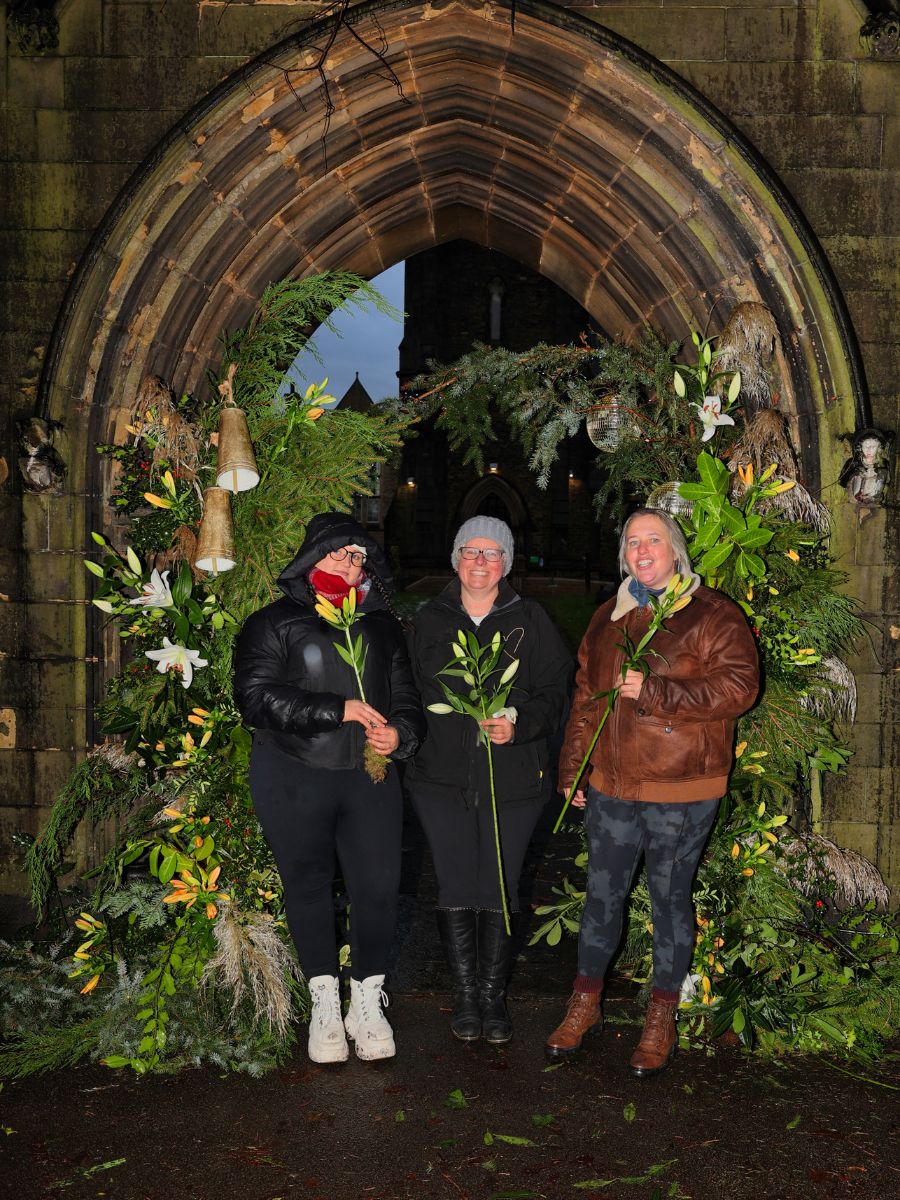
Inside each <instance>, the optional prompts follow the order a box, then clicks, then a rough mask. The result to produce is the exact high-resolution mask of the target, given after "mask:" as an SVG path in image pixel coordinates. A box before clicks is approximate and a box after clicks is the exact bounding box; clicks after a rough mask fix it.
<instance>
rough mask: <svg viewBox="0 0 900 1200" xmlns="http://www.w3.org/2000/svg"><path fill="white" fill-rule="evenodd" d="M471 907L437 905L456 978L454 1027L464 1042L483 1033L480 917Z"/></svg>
mask: <svg viewBox="0 0 900 1200" xmlns="http://www.w3.org/2000/svg"><path fill="white" fill-rule="evenodd" d="M477 916H478V914H477V913H476V912H475V910H474V909H471V908H439V909H437V926H438V933H439V934H440V937H441V945H442V946H443V948H444V955H445V957H446V959H447V966H448V967H449V968H450V976H451V978H452V980H453V1012H452V1013H451V1016H450V1031H451V1032H452V1034H453V1036H454V1037H457V1038H459V1039H460V1041H463V1042H474V1041H475V1040H476V1039H477V1038H479V1037H481V1009H480V1008H479V1005H478V989H477V985H476V978H475V964H476V961H477V944H476V919H477Z"/></svg>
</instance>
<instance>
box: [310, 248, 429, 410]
mask: <svg viewBox="0 0 900 1200" xmlns="http://www.w3.org/2000/svg"><path fill="white" fill-rule="evenodd" d="M404 266H405V264H404V263H402V262H399V263H396V264H395V265H394V266H393V267H390V268H389V269H388V270H387V271H384V272H382V274H381V275H378V276H376V277H375V278H374V279H373V280H372V283H373V284H374V286H375V287H376V288H377V289H378V290H379V292H381V294H382V295H383V296H384V297H385V299H387V300H390V302H391V304H393V305H394V307H395V308H397V309H399V310H400V311H401V312H402V310H403V280H404ZM332 321H333V323H334V324H335V326H336V327H337V330H338V334H333V333H331V332H330V331H329V330H327V329H325V328H324V327H323V326H319V329H318V330H317V331H316V332H315V333H314V334H313V338H312V340H313V342H314V343H315V345H316V348H317V349H318V351H319V354H320V355H321V357H322V359H323V362H324V366H321V367H320V366H319V365H318V363H317V362H316V361H315V359H314V358H313V356H312V355H311V354H310V353H309V352H306V353H304V354H301V355H300V357H299V358H298V359H297V360H296V362H295V363H294V365H293V367H292V368H291V370H290V371H289V372H288V376H287V382H288V383H289V382H290V380H291V379H293V380H294V381H295V383H296V387H297V390H298V391H305V390H306V388H307V387H308V386H309V384H310V383H318V382H319V381H321V380H322V379H323V378H324V377H325V376H326V375H327V376H328V391H329V392H330V393H331V394H332V395H333V396H336V397H337V398H338V400H340V398H341V397H342V396H343V395H344V393H345V392H346V390H347V388H348V387H349V386H350V384H351V383H352V382H353V380H354V378H355V376H356V372H357V371H358V372H359V378H360V381H361V382H362V384H363V385H364V387H365V389H366V391H367V392H368V393H369V395H370V396H371V397H372V399H373V400H384V399H386V398H387V397H388V396H396V395H397V367H398V365H399V350H398V348H399V346H400V341H401V339H402V337H403V323H402V322H401V321H392V320H391V319H390V317H385V316H382V314H381V313H378V312H375V311H368V312H365V311H361V310H360V309H359V308H356V307H353V308H351V309H349V310H347V309H338V310H337V312H335V313H334V315H333V317H332ZM338 335H340V336H338Z"/></svg>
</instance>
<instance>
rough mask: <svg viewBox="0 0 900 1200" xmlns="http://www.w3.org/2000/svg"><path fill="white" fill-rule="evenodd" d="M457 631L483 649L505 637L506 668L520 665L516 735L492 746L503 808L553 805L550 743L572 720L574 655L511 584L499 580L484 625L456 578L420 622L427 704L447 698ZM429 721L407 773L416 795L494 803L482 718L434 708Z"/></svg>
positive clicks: (420, 666) (415, 643)
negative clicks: (549, 801) (445, 672)
mask: <svg viewBox="0 0 900 1200" xmlns="http://www.w3.org/2000/svg"><path fill="white" fill-rule="evenodd" d="M458 629H464V630H466V631H467V632H468V631H471V632H473V633H474V634H475V636H476V637H477V638H478V640H479V642H480V643H481V645H482V646H485V645H487V644H488V642H490V640H491V638H493V636H494V634H495V633H496V632H497V630H499V631H500V633H501V634H502V635H503V637H504V656H503V658H502V660H501V663H502V664H503V665H505V664H508V663H509V662H510V661H511V660H512V659H514V658H518V659H519V669H518V672H517V673H516V677H515V686H514V687H513V690H512V692H511V694H510V697H509V702H508V703H509V705H510V707H512V708H515V709H516V710H517V719H516V725H515V734H514V737H513V740H512V741H511V742H509V743H507V744H506V745H503V746H493V747H492V757H493V760H494V785H495V790H496V795H497V803H498V804H499V805H504V804H516V803H520V804H521V803H528V802H532V803H533V802H535V801H539V800H544V799H546V797H547V795H548V794H549V791H550V786H551V780H550V777H549V772H548V767H549V753H548V739H549V738H551V737H552V736H553V735H554V734H555V733H556V732H557V730H558V729H559V728H560V727H561V725H562V723H563V721H564V720H565V717H566V712H567V710H568V700H569V691H570V687H571V683H572V675H573V667H574V663H573V660H572V655H571V654H570V653H569V650H568V648H567V647H566V644H565V642H564V641H563V640H562V637H561V636H560V634H559V631H558V630H557V628H556V626H555V625H554V624H553V622H552V621H551V620H550V618H549V617H548V616H547V614H546V612H544V610H543V609H542V608H541V606H540V605H539V604H536V603H535V602H534V601H533V600H525V599H523V598H522V597H521V596H519V595H518V593H517V592H514V591H513V589H512V588H511V587H510V586H509V584H508V583H507V582H506V580H505V579H504V580H501V582H500V590H499V592H498V595H497V599H496V601H495V603H494V607H493V608H492V609H491V611H490V612H489V613H488V614H487V616H486V617H485V618H484V619H483V620H482V621H481V624H480V625H476V624H475V622H474V621H473V620H472V618H471V617H470V616H469V615H468V613H467V612H466V611H465V609H464V608H463V606H462V601H461V592H460V583H459V580H458V579H455V580H452V581H451V582H450V583H449V584H448V585H447V587H446V588H444V590H443V592H441V594H440V595H439V596H437V597H436V598H435V599H434V600H431V601H430V602H429V603H428V604H426V605H425V606H424V607H423V608H422V609H421V610H420V611H419V613H418V614H417V615H416V617H415V619H414V621H413V633H412V640H411V654H412V660H413V670H414V672H415V677H416V683H417V684H418V687H419V692H420V694H421V696H422V704H423V705H425V706H427V705H429V704H434V703H435V702H441V701H444V699H445V697H444V692H443V689H442V688H441V686H440V684H439V683H438V682H437V680H436V678H435V676H436V675H437V673H438V671H440V670H441V668H442V667H446V666H447V664H448V663H449V662H450V661H451V660H452V658H453V651H452V650H451V642H453V641H454V640H455V638H456V632H457V630H458ZM442 678H446V677H442ZM497 678H498V679H499V675H498V676H497ZM447 682H448V683H449V684H450V686H451V687H453V688H454V689H455V690H458V691H460V692H464V691H465V689H466V685H465V683H464V682H463V680H462V679H459V678H457V677H455V676H451V677H450V678H448V679H447ZM425 719H426V721H427V723H428V736H427V738H426V739H425V741H424V743H423V745H422V747H421V749H420V750H419V752H418V754H417V755H416V756H415V758H414V759H413V761H412V762H411V763H410V764H409V765H408V766H407V768H406V774H405V782H406V785H407V786H408V787H409V789H410V790H411V791H412V792H417V791H421V792H425V793H431V794H433V793H439V794H444V795H447V796H456V797H462V799H463V800H464V801H465V803H466V804H467V805H472V804H478V803H480V802H481V801H483V800H486V801H487V802H489V798H490V782H489V777H488V763H487V750H486V748H485V746H484V745H483V744H482V743H481V741H480V739H479V731H478V725H477V723H476V722H475V720H474V719H473V718H472V717H469V716H462V715H460V714H458V713H448V714H446V715H438V714H437V713H431V712H428V711H427V708H426V712H425Z"/></svg>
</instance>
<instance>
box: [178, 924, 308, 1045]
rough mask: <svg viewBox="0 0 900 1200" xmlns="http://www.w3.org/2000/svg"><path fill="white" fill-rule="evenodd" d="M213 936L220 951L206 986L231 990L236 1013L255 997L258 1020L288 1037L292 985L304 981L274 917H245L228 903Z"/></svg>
mask: <svg viewBox="0 0 900 1200" xmlns="http://www.w3.org/2000/svg"><path fill="white" fill-rule="evenodd" d="M213 933H214V936H215V939H216V943H217V946H218V948H217V950H216V953H215V954H214V955H213V957H212V958H211V959H210V960H209V961H208V962H207V964H206V967H205V969H204V971H203V978H202V982H203V983H207V982H209V981H210V980H215V981H216V983H218V984H220V985H224V986H225V987H226V988H229V989H230V991H231V993H232V996H233V999H232V1003H231V1011H232V1013H234V1011H235V1009H237V1007H238V1005H239V1004H240V1003H241V1001H242V1000H243V999H244V997H245V996H247V997H249V999H250V1002H251V1004H252V1006H253V1016H254V1021H255V1022H257V1023H258V1022H260V1021H265V1023H266V1024H267V1025H268V1026H269V1028H270V1029H271V1030H272V1031H273V1032H274V1033H276V1034H277V1035H278V1036H279V1037H284V1036H285V1035H286V1033H287V1031H288V1026H289V1025H290V1024H291V1022H292V1021H293V1020H294V1016H295V1014H294V1005H293V1002H292V999H291V988H290V980H291V979H292V978H293V979H300V978H302V976H301V974H300V967H299V964H298V963H297V960H296V958H295V957H294V955H293V954H292V953H291V951H290V949H289V948H288V946H287V945H286V943H285V942H284V941H283V939H282V938H281V937H280V936H279V934H278V930H277V929H276V927H275V923H274V921H273V920H272V918H271V917H269V916H267V915H266V914H264V913H255V912H250V913H248V912H242V911H241V910H240V909H238V908H236V907H235V906H234V905H233V904H230V903H229V902H228V901H225V900H223V901H221V902H220V903H219V916H218V919H217V920H216V923H215V925H214V926H213Z"/></svg>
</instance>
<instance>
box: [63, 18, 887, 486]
mask: <svg viewBox="0 0 900 1200" xmlns="http://www.w3.org/2000/svg"><path fill="white" fill-rule="evenodd" d="M347 20H348V22H349V24H347V25H344V26H341V27H340V28H339V29H338V30H337V31H336V33H335V36H334V40H333V43H332V45H331V46H330V49H329V51H328V54H327V60H326V62H325V67H324V70H325V74H326V76H327V79H328V90H329V94H330V97H331V99H332V101H333V102H334V104H335V106H336V107H335V110H334V112H333V114H332V116H331V118H330V120H329V121H328V122H327V123H326V119H325V110H324V97H323V89H322V86H321V82H320V79H319V76H318V74H317V73H316V71H314V70H311V69H310V68H311V66H312V65H313V63H314V61H315V57H316V51H315V49H314V47H316V46H320V45H321V44H322V29H321V27H319V26H316V25H313V26H311V27H310V28H309V29H307V30H306V31H304V32H302V33H298V34H296V35H294V36H292V37H290V38H288V39H286V40H284V41H282V42H280V43H279V44H278V45H277V46H275V47H273V48H272V49H271V50H270V51H269V52H267V53H266V54H264V55H262V56H260V57H259V58H257V59H255V60H254V61H252V62H251V63H249V64H248V65H247V66H246V67H244V68H242V69H241V70H240V71H238V72H237V73H236V74H235V75H233V76H232V77H230V78H229V79H227V80H226V81H224V82H223V83H222V84H221V85H220V86H219V87H218V88H217V89H216V90H215V91H214V92H213V93H211V94H210V95H209V96H208V97H207V98H206V99H205V101H203V102H202V103H201V104H200V105H199V106H198V107H196V108H195V109H194V110H193V111H192V112H190V113H189V114H188V115H187V116H186V117H185V118H184V119H183V120H182V121H181V122H180V123H179V124H178V126H177V127H176V128H174V129H173V130H172V131H171V132H170V134H169V135H168V137H167V138H166V139H164V141H163V142H162V143H161V144H160V145H159V146H158V147H157V150H156V151H155V153H154V154H153V155H152V156H151V158H150V159H149V160H148V161H147V162H146V163H145V164H144V166H143V167H142V168H141V169H140V170H139V171H138V172H137V173H136V174H135V176H134V177H133V178H132V180H131V181H130V183H129V185H128V186H127V187H126V189H125V190H124V191H123V193H122V194H121V195H120V197H119V199H118V201H117V202H116V203H115V205H114V206H113V208H112V209H111V210H110V212H109V214H108V216H107V219H106V220H105V222H104V224H103V226H102V227H101V229H100V230H99V231H98V234H97V235H96V236H95V238H94V240H93V242H92V244H91V246H90V249H89V251H88V253H87V254H86V256H85V258H84V260H83V261H82V263H81V265H80V268H79V270H78V272H77V274H76V277H75V279H74V280H73V284H72V286H71V288H70V291H69V294H68V297H67V300H66V302H65V305H64V308H63V311H62V313H61V315H60V319H59V321H58V324H57V328H56V331H55V334H54V338H53V341H52V344H51V347H50V350H49V353H48V355H47V359H46V363H45V369H44V375H43V379H42V392H41V397H42V407H43V410H44V411H45V412H46V413H48V414H49V415H51V416H53V417H55V418H57V419H61V420H63V421H64V422H65V423H66V425H67V427H68V428H69V429H70V431H72V434H73V438H72V442H73V444H72V464H73V473H72V474H73V483H74V484H75V488H76V490H78V491H82V492H85V493H87V494H88V495H95V494H97V493H98V491H99V488H100V480H99V479H97V478H95V477H94V476H93V474H92V472H94V471H96V470H97V469H98V468H97V466H96V461H95V459H96V456H93V455H91V454H90V453H88V447H89V446H90V445H91V444H92V443H93V442H94V441H96V440H98V439H102V440H108V439H109V438H111V437H112V436H113V434H114V432H115V425H116V423H117V421H118V420H119V418H120V415H121V413H120V406H122V405H127V403H128V401H129V400H130V398H131V397H133V396H134V395H135V393H136V391H137V388H138V386H139V384H140V381H141V380H142V379H143V377H144V376H145V375H147V374H149V373H156V374H160V375H162V376H163V377H164V378H166V379H167V380H169V381H170V382H171V383H172V384H173V385H174V387H176V388H177V389H180V390H193V389H197V388H201V387H202V386H203V378H204V373H205V371H206V369H207V368H208V367H209V366H210V365H215V363H216V360H217V357H218V353H219V351H218V345H217V338H218V335H219V333H220V331H221V330H222V329H223V328H237V327H240V326H241V325H243V324H244V323H245V322H246V320H247V319H248V318H249V316H250V313H251V311H252V309H253V306H254V304H255V303H256V301H257V299H258V297H259V295H260V293H261V292H262V290H263V288H264V286H265V285H266V284H267V283H269V282H270V281H272V280H274V279H277V278H280V277H283V276H285V275H290V274H298V275H302V274H305V273H308V272H313V271H318V270H322V269H329V268H342V269H351V270H355V271H358V272H359V273H361V274H363V275H367V276H373V275H375V274H377V273H378V272H379V271H381V270H383V269H384V268H385V267H387V266H389V265H391V264H392V263H394V262H396V261H398V260H399V259H401V258H404V257H406V256H407V255H409V254H412V253H415V252H416V251H418V250H421V249H423V248H424V247H427V246H430V245H434V244H436V243H438V242H442V241H446V240H449V239H451V238H458V237H463V238H468V239H470V240H472V241H474V242H477V243H479V244H481V245H485V246H490V247H494V248H497V249H499V250H502V251H503V252H504V253H506V254H508V255H511V256H512V257H515V258H517V259H519V260H520V261H522V262H523V263H525V264H527V265H528V266H530V267H532V268H533V269H534V270H536V271H538V272H539V273H541V274H543V275H545V276H547V277H548V278H550V279H552V280H553V281H554V282H556V283H557V284H559V285H560V286H561V287H563V288H564V289H565V290H567V291H568V292H569V293H570V294H571V295H572V296H573V297H574V298H575V299H576V300H578V302H579V303H580V304H582V305H583V307H584V308H586V309H587V311H588V312H589V313H590V314H591V316H592V317H593V318H594V319H595V320H596V321H597V323H598V325H599V326H600V327H601V328H602V329H604V330H605V331H606V332H607V333H608V334H609V335H611V336H618V337H623V338H629V337H633V336H634V335H635V334H636V333H637V332H638V331H639V330H640V328H641V327H642V325H643V324H644V323H646V322H649V323H651V324H653V325H655V326H657V327H658V328H660V329H661V330H662V331H663V332H664V333H665V334H666V335H668V336H671V337H673V338H678V339H680V338H683V337H684V336H685V334H686V332H687V330H688V328H689V326H691V325H694V326H698V327H701V328H704V327H706V326H707V323H708V321H709V318H710V313H711V311H712V310H715V313H716V314H717V316H718V315H721V317H722V319H724V316H725V315H726V314H727V312H728V310H729V309H730V307H731V306H732V305H733V304H734V303H736V302H737V301H739V300H748V299H752V300H760V301H762V302H763V303H765V304H767V305H768V306H769V308H770V309H771V310H772V311H773V313H774V314H775V316H776V319H777V321H778V325H779V328H780V330H781V332H782V337H783V343H784V360H783V363H782V366H783V368H784V370H783V376H784V381H785V393H786V394H785V395H784V396H783V403H784V405H785V407H786V409H787V410H788V411H790V412H791V413H792V414H793V416H794V419H795V422H796V429H797V433H798V437H799V442H800V445H801V450H802V454H803V457H804V462H805V468H806V473H807V478H808V480H809V482H810V484H811V486H813V487H815V486H816V485H817V483H818V481H819V479H820V478H821V477H822V476H824V477H825V478H829V479H830V478H832V477H835V476H836V472H835V471H833V470H828V471H826V472H821V473H820V457H821V453H820V452H822V453H825V454H826V456H827V455H828V454H831V455H833V454H834V450H833V449H830V448H829V447H830V446H831V443H832V441H833V439H832V436H831V434H832V430H833V429H836V428H837V427H843V428H850V427H852V426H853V423H854V408H856V409H858V410H860V409H861V410H862V411H863V413H864V412H865V404H866V399H865V384H864V378H863V374H862V369H861V367H860V365H859V357H858V353H857V350H856V345H855V341H854V338H853V333H852V329H851V327H850V325H849V322H848V320H847V319H846V315H845V310H844V306H843V302H842V299H841V296H840V293H839V291H838V289H837V287H836V285H835V283H834V281H833V277H832V275H831V273H830V270H829V269H828V266H827V263H826V261H825V259H824V257H823V255H822V253H821V251H820V250H819V248H818V246H817V244H816V243H815V239H814V238H813V236H812V234H811V233H810V231H809V230H808V227H807V226H806V224H805V222H804V220H803V218H802V216H801V215H800V214H799V212H798V210H797V209H796V207H795V206H794V205H793V203H792V202H791V201H790V199H789V197H788V196H787V195H786V194H785V193H784V192H783V191H782V189H781V188H780V186H779V184H778V182H777V180H776V179H775V178H774V176H773V175H772V174H771V172H769V171H768V169H767V168H766V166H765V164H764V163H762V162H761V161H760V160H759V159H758V157H757V156H755V154H754V152H753V151H752V149H751V148H750V147H749V146H748V144H747V143H746V142H745V141H744V139H742V138H741V136H740V135H738V134H737V132H736V131H735V130H734V129H733V128H731V127H730V126H729V125H728V123H727V121H726V120H725V119H724V118H723V117H722V116H721V115H720V114H718V113H717V112H716V110H714V109H713V108H712V106H711V105H709V104H708V103H706V102H705V101H704V100H703V98H702V97H700V96H699V95H698V94H697V93H695V92H694V91H693V90H692V89H691V88H690V87H689V86H688V85H687V84H685V83H684V82H683V81H681V80H680V79H679V78H678V77H677V76H675V75H674V74H673V73H672V72H671V71H669V70H668V69H667V68H664V67H663V66H662V65H661V64H660V63H658V62H657V61H656V60H654V59H652V58H650V57H649V56H648V55H646V54H645V53H644V52H643V51H641V50H640V49H638V48H637V47H635V46H634V45H633V44H631V43H629V42H627V41H625V40H624V39H623V38H620V37H618V36H617V35H614V34H612V33H610V32H608V31H606V30H604V29H602V28H600V27H597V26H595V25H593V24H591V23H589V22H587V21H585V20H583V19H581V18H579V17H578V16H576V15H574V14H573V13H572V12H570V11H568V10H564V9H561V8H558V7H556V6H554V5H551V4H547V3H543V2H541V0H520V2H519V3H518V5H517V9H516V19H515V26H514V27H513V24H512V22H511V20H510V12H509V10H508V8H506V7H505V6H503V5H502V4H496V3H489V2H487V0H437V2H436V3H428V2H423V0H374V2H372V3H368V4H364V5H362V6H360V7H358V8H354V9H351V10H350V12H349V15H348V17H347ZM364 41H365V42H368V43H369V44H370V45H374V44H381V45H383V46H384V47H385V52H384V60H383V62H380V61H378V60H377V59H375V58H374V57H373V55H372V53H371V52H370V51H369V50H367V49H366V47H365V45H364V44H363V42H364ZM387 68H389V70H388V69H387ZM392 73H393V74H392ZM398 85H399V86H398ZM823 421H824V422H825V423H826V424H827V425H828V427H829V428H828V430H825V429H824V428H823Z"/></svg>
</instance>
